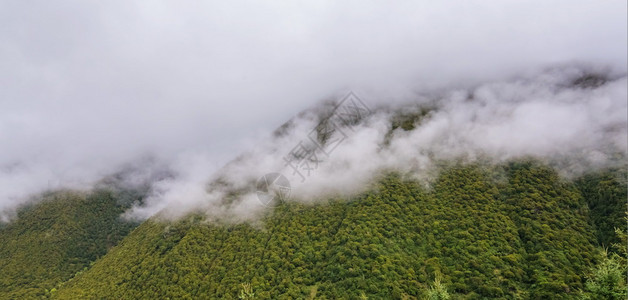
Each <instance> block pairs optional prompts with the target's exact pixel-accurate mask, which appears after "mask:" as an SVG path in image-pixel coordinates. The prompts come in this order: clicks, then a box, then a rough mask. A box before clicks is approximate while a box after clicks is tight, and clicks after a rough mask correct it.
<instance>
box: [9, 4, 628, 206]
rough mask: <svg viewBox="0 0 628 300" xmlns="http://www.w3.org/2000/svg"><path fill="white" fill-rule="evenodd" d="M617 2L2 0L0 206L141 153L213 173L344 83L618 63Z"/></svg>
mask: <svg viewBox="0 0 628 300" xmlns="http://www.w3.org/2000/svg"><path fill="white" fill-rule="evenodd" d="M626 11H627V8H626V1H534V2H529V1H442V2H439V3H433V2H431V1H429V2H428V1H396V2H391V3H386V4H384V3H383V2H378V1H345V2H342V3H338V1H307V2H306V1H299V2H297V1H295V2H288V1H285V2H284V1H274V2H270V1H269V2H267V3H260V2H256V1H211V2H210V1H203V2H201V1H177V2H175V1H168V2H166V1H161V2H157V1H106V2H96V1H54V2H51V1H9V0H6V1H1V2H0V210H3V209H5V208H10V207H12V206H13V205H14V204H16V203H19V202H20V201H22V200H23V199H24V197H25V196H27V195H29V194H30V193H34V192H37V191H41V190H42V189H46V188H48V187H50V185H51V184H52V185H54V186H57V185H59V186H73V187H80V186H89V184H90V183H92V182H93V181H95V180H98V179H99V178H101V177H102V176H104V175H106V174H109V173H110V172H112V171H115V170H116V169H118V168H119V167H120V166H121V165H123V164H125V163H129V162H132V161H135V160H137V159H138V158H140V157H144V156H146V155H153V156H155V157H157V158H158V159H159V160H160V161H165V162H166V163H167V164H173V165H178V166H182V165H185V163H184V162H188V161H190V160H192V161H197V160H200V161H202V162H203V163H202V164H198V163H192V165H195V166H196V167H197V168H199V170H198V171H197V173H198V174H196V175H195V176H193V177H194V178H197V177H203V176H205V175H207V176H209V175H210V174H211V173H212V171H213V170H215V169H217V168H219V167H220V166H222V165H223V164H224V163H225V162H227V161H229V160H230V159H231V158H233V157H234V156H235V155H236V154H238V153H240V152H241V151H243V150H245V149H250V148H251V147H255V145H256V141H257V140H259V137H260V136H265V135H266V134H268V132H269V131H271V130H272V129H274V128H275V127H277V126H279V125H280V124H282V123H283V122H285V121H286V120H287V119H289V118H291V117H292V116H294V115H295V114H296V113H298V112H299V111H301V110H303V109H306V108H308V107H310V106H312V105H314V104H315V103H316V102H317V101H319V100H321V99H323V98H325V97H326V96H328V95H330V94H333V93H335V92H336V91H338V90H341V89H347V88H351V89H361V90H364V91H367V92H369V93H370V94H371V95H382V99H390V98H391V97H393V98H394V97H400V98H402V97H403V95H407V94H408V93H410V92H412V91H416V90H420V89H421V88H425V87H440V86H448V85H452V84H459V83H464V82H481V81H484V80H489V79H494V78H503V77H506V76H515V75H518V74H523V73H529V72H532V71H536V70H538V69H541V68H545V67H548V66H553V65H557V64H558V65H564V64H571V63H574V62H579V63H585V64H590V65H593V66H595V67H599V68H608V69H610V70H612V71H613V72H615V73H618V74H621V73H625V72H626V54H627V40H626V36H627V35H628V33H627V30H626V24H627V20H626ZM374 98H376V97H374ZM195 159H197V160H195ZM186 168H187V167H186ZM182 176H183V177H185V176H186V175H185V174H182Z"/></svg>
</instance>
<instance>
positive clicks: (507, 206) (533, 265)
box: [51, 161, 626, 299]
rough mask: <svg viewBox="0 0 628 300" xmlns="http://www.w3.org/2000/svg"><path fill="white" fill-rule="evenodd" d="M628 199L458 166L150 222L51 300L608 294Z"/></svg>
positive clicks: (582, 185)
mask: <svg viewBox="0 0 628 300" xmlns="http://www.w3.org/2000/svg"><path fill="white" fill-rule="evenodd" d="M625 198H626V184H625V174H624V173H622V172H617V171H607V172H602V173H598V174H593V175H589V176H585V177H582V178H580V179H577V180H575V181H567V180H566V179H563V178H561V177H559V176H558V174H557V173H556V171H555V170H553V169H552V168H550V167H548V166H545V165H542V164H540V163H537V162H534V161H515V162H511V163H508V164H503V165H498V166H486V165H477V164H474V165H453V166H448V167H444V168H443V170H441V172H440V175H439V177H438V178H437V179H436V180H435V181H434V182H433V184H431V185H430V186H429V187H428V186H425V185H424V184H420V183H418V182H415V181H412V180H408V179H405V177H404V176H401V175H399V174H395V173H391V174H388V175H386V176H383V177H382V178H381V179H380V180H379V181H378V182H377V183H376V184H375V185H373V186H372V188H371V190H370V191H368V192H366V193H364V194H362V195H359V196H356V197H355V198H353V199H329V200H328V201H325V202H324V203H323V202H319V203H317V204H315V205H304V204H299V203H296V202H288V203H284V204H282V205H280V206H278V207H276V208H274V209H272V210H271V211H269V212H268V214H267V215H266V216H264V217H263V219H262V220H261V221H260V222H251V223H240V224H230V223H220V222H219V223H216V222H210V221H208V220H206V219H205V218H204V217H202V216H191V217H189V218H186V219H185V220H182V221H178V222H174V223H172V222H162V221H158V220H157V219H151V220H148V221H146V222H145V223H143V224H142V225H140V226H139V227H138V228H137V229H136V230H134V231H133V232H132V233H131V234H130V235H129V236H128V237H126V238H125V239H124V240H123V241H122V242H121V243H120V244H119V245H118V246H115V247H114V248H112V249H111V250H110V251H109V252H108V253H107V255H105V256H103V257H102V258H100V259H99V260H97V261H96V263H95V264H93V265H92V266H91V267H90V268H89V269H88V270H86V271H84V272H80V273H79V274H77V275H76V276H75V277H74V278H72V279H71V280H69V281H67V282H65V283H63V284H62V285H61V286H60V287H59V288H58V290H56V291H54V292H53V293H51V296H52V298H55V299H73V298H76V299H101V298H105V299H140V298H144V299H195V298H213V299H219V298H224V299H238V298H239V299H358V298H362V299H366V298H368V299H422V298H424V297H432V298H433V299H439V298H438V297H441V299H443V297H446V296H449V297H451V298H452V299H482V298H510V299H572V298H576V297H586V296H590V297H593V299H604V298H605V297H606V296H599V295H611V294H608V293H614V294H612V295H615V296H617V295H621V292H622V291H623V290H622V289H623V288H625V284H623V283H624V282H625V279H626V278H625V275H621V274H626V273H625V260H623V261H622V260H621V259H619V258H617V257H614V260H612V261H610V262H609V260H608V258H604V257H603V255H602V254H601V251H600V250H601V249H602V248H601V246H602V245H604V246H606V247H609V244H608V243H611V242H614V241H618V239H617V237H616V235H615V233H614V227H619V228H625V220H624V219H623V217H624V212H625V201H626V199H625ZM612 249H618V248H612ZM617 252H621V251H620V250H617ZM99 253H100V252H99ZM622 255H625V254H624V253H622ZM85 261H86V262H87V261H88V260H85ZM81 266H82V265H81ZM609 268H610V269H612V272H611V273H609V272H605V271H604V270H606V269H609ZM75 269H76V268H75ZM79 269H80V268H79ZM596 270H597V271H596ZM599 270H602V271H599ZM598 271H599V272H598ZM620 271H621V272H623V273H618V272H620ZM67 273H70V271H68V272H67ZM608 274H612V275H613V276H615V277H613V276H609V275H608ZM617 274H619V275H617ZM617 276H619V277H617ZM609 278H610V279H609ZM607 279H608V280H607ZM622 284H623V285H622ZM607 285H608V286H611V287H610V288H611V290H610V292H608V293H607V294H604V293H606V292H605V291H606V290H607V289H606V290H605V288H606V286H607ZM600 287H601V288H600ZM617 291H619V292H617ZM617 293H620V294H617ZM596 295H597V296H596ZM596 297H598V298H596ZM600 297H602V298H600ZM609 297H610V296H609Z"/></svg>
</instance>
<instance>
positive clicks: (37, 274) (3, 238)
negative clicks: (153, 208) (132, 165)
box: [0, 190, 137, 299]
mask: <svg viewBox="0 0 628 300" xmlns="http://www.w3.org/2000/svg"><path fill="white" fill-rule="evenodd" d="M121 196H122V195H121V194H120V193H113V192H111V191H106V190H100V191H97V192H94V193H92V194H89V195H85V194H81V193H76V192H55V193H49V194H47V195H45V196H43V198H44V199H43V200H41V202H38V203H37V204H32V205H29V206H26V207H23V208H22V209H20V210H19V212H18V215H17V219H16V220H15V221H14V222H11V223H9V224H7V225H4V226H3V227H1V228H0V274H2V275H1V276H0V299H33V298H42V297H47V296H49V295H50V291H52V290H54V288H55V287H56V286H57V285H58V284H60V283H62V282H64V281H66V280H68V279H70V278H71V277H72V276H73V275H74V274H75V273H77V272H79V271H81V270H83V269H86V268H87V267H89V265H90V263H91V262H93V261H95V260H96V259H97V258H98V257H100V256H102V255H104V254H105V253H106V252H107V251H108V250H109V249H110V248H111V247H113V246H115V245H116V244H117V242H118V241H119V240H121V239H122V238H123V237H124V236H126V235H127V234H128V232H129V231H130V230H131V229H133V228H134V227H135V226H136V225H137V224H132V223H129V222H125V221H122V220H120V218H119V216H120V214H121V213H122V212H124V210H125V209H127V208H128V204H126V205H125V204H124V203H119V202H120V201H119V200H120V199H121V198H124V197H121Z"/></svg>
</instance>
